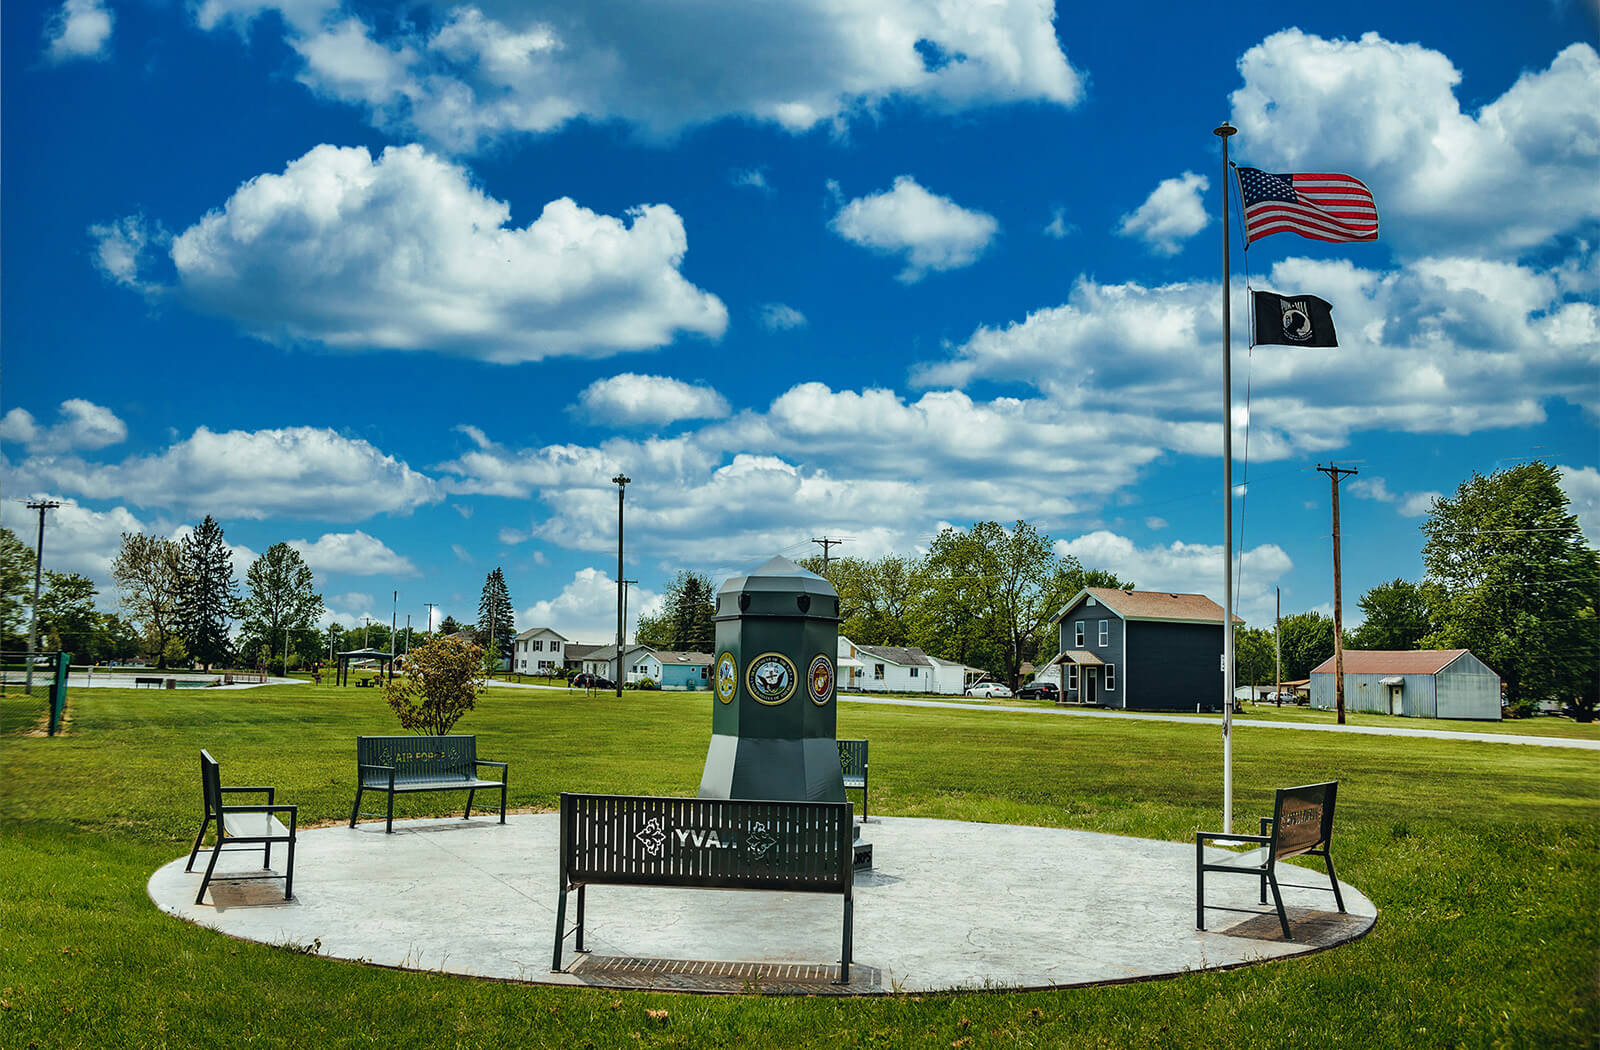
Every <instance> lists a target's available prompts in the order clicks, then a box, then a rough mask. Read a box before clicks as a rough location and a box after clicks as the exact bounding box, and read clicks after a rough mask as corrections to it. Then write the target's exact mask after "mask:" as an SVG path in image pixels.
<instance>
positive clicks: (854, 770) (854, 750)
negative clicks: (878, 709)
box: [838, 740, 867, 824]
mask: <svg viewBox="0 0 1600 1050" xmlns="http://www.w3.org/2000/svg"><path fill="white" fill-rule="evenodd" d="M838 743H839V771H840V772H841V773H843V774H844V789H845V790H846V791H855V790H857V789H859V790H860V792H861V823H863V824H865V823H866V822H867V742H866V741H865V740H840V741H839V742H838Z"/></svg>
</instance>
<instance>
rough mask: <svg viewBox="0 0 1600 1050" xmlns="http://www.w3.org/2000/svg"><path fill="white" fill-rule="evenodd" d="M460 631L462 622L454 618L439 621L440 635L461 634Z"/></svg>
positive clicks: (449, 617)
mask: <svg viewBox="0 0 1600 1050" xmlns="http://www.w3.org/2000/svg"><path fill="white" fill-rule="evenodd" d="M460 631H461V622H460V621H459V620H457V619H456V618H455V617H454V616H446V617H445V618H444V619H443V620H440V621H439V632H438V633H440V634H459V633H460Z"/></svg>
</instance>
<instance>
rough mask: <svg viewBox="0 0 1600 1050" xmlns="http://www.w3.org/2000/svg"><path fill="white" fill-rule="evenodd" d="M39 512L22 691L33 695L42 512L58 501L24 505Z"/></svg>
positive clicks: (42, 538)
mask: <svg viewBox="0 0 1600 1050" xmlns="http://www.w3.org/2000/svg"><path fill="white" fill-rule="evenodd" d="M26 506H27V508H28V509H29V510H36V511H38V512H39V544H38V546H37V547H35V548H34V551H33V622H32V624H31V625H30V626H29V627H28V681H27V684H26V685H24V686H23V691H24V692H26V693H27V694H28V695H29V696H32V695H33V658H34V656H35V654H37V653H38V651H39V581H40V578H41V577H42V576H43V575H44V512H45V511H47V510H55V509H56V508H57V507H59V506H61V501H60V500H53V499H35V500H29V501H28V502H27V504H26Z"/></svg>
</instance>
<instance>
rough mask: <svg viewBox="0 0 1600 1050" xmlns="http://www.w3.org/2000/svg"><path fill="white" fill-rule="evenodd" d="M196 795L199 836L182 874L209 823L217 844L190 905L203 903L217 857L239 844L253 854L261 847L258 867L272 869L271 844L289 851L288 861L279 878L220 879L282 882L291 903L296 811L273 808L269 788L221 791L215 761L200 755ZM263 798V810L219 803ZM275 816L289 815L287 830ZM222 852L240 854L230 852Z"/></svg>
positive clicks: (188, 867)
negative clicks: (235, 797)
mask: <svg viewBox="0 0 1600 1050" xmlns="http://www.w3.org/2000/svg"><path fill="white" fill-rule="evenodd" d="M200 791H201V794H202V795H203V796H204V798H205V819H203V820H202V821H201V822H200V834H198V835H196V836H195V837H194V848H193V849H191V850H190V851H189V863H188V864H187V865H185V866H184V869H183V870H184V871H193V870H194V858H195V857H196V856H197V855H198V854H199V852H200V844H201V842H203V841H204V840H205V837H206V828H208V827H209V826H210V825H211V822H212V821H215V822H216V825H217V840H216V843H215V845H213V846H212V847H211V862H210V863H209V864H207V865H206V873H205V875H204V876H203V877H202V878H201V879H200V892H199V893H197V894H195V898H194V902H195V903H196V904H199V903H201V902H202V901H203V900H204V899H205V895H206V887H207V886H209V885H210V884H211V876H212V874H213V873H214V872H215V871H216V869H217V857H219V856H220V855H221V854H222V853H223V852H224V849H223V846H224V845H225V844H226V845H235V844H240V843H248V844H250V847H249V848H250V850H251V851H252V852H254V850H255V844H257V843H259V844H260V845H261V847H262V853H261V866H262V867H263V868H267V869H270V868H271V867H272V844H273V843H274V842H282V843H285V844H287V845H288V847H289V860H288V863H287V864H285V865H284V869H283V874H282V875H273V874H271V873H270V871H269V873H268V874H266V875H224V876H223V877H224V878H227V879H282V880H283V899H284V900H291V901H292V900H294V837H295V822H296V819H297V814H298V809H297V807H295V806H275V805H273V802H272V800H273V796H274V795H275V794H276V793H277V792H276V791H275V789H273V788H270V787H223V786H222V773H221V770H220V768H219V767H218V766H217V760H216V759H214V758H212V757H211V755H210V753H209V752H207V751H204V750H202V751H201V752H200ZM246 793H251V794H258V795H259V794H265V795H266V796H267V804H266V805H264V806H226V805H223V803H222V796H223V795H232V794H246ZM275 813H287V814H289V824H288V826H287V827H285V826H284V824H283V823H282V822H281V821H280V820H278V818H277V817H275V816H273V814H275ZM226 852H229V853H237V852H241V851H240V850H237V849H230V850H227V851H226Z"/></svg>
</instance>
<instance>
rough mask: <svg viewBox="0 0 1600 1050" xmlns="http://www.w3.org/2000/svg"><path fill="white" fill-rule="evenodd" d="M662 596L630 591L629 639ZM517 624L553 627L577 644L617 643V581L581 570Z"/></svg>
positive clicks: (524, 613) (642, 590)
mask: <svg viewBox="0 0 1600 1050" xmlns="http://www.w3.org/2000/svg"><path fill="white" fill-rule="evenodd" d="M660 602H661V596H660V595H658V594H657V593H656V592H654V591H651V590H648V589H646V588H644V587H630V588H629V589H628V630H627V633H628V639H629V641H632V640H633V637H634V630H635V628H636V627H637V626H638V623H639V614H640V613H641V612H644V613H649V612H653V611H654V610H655V609H656V608H657V606H659V604H660ZM517 622H518V623H520V624H526V625H527V626H528V627H529V628H533V627H549V628H551V629H553V630H555V631H556V632H557V633H558V634H561V635H563V636H565V637H566V638H568V639H569V640H571V641H574V642H584V643H588V644H590V645H600V644H604V643H606V642H611V643H612V644H615V643H616V638H617V582H616V579H615V577H612V576H608V575H607V574H606V572H605V570H604V569H593V568H589V569H579V570H578V571H577V572H575V573H573V575H572V579H571V580H569V581H568V582H567V583H566V585H565V586H563V587H562V588H561V593H560V594H557V595H556V596H555V597H553V598H544V599H541V600H539V601H536V602H534V603H533V604H532V605H530V606H528V607H527V608H526V609H524V610H523V611H522V612H521V614H520V615H519V616H518V617H517Z"/></svg>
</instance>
